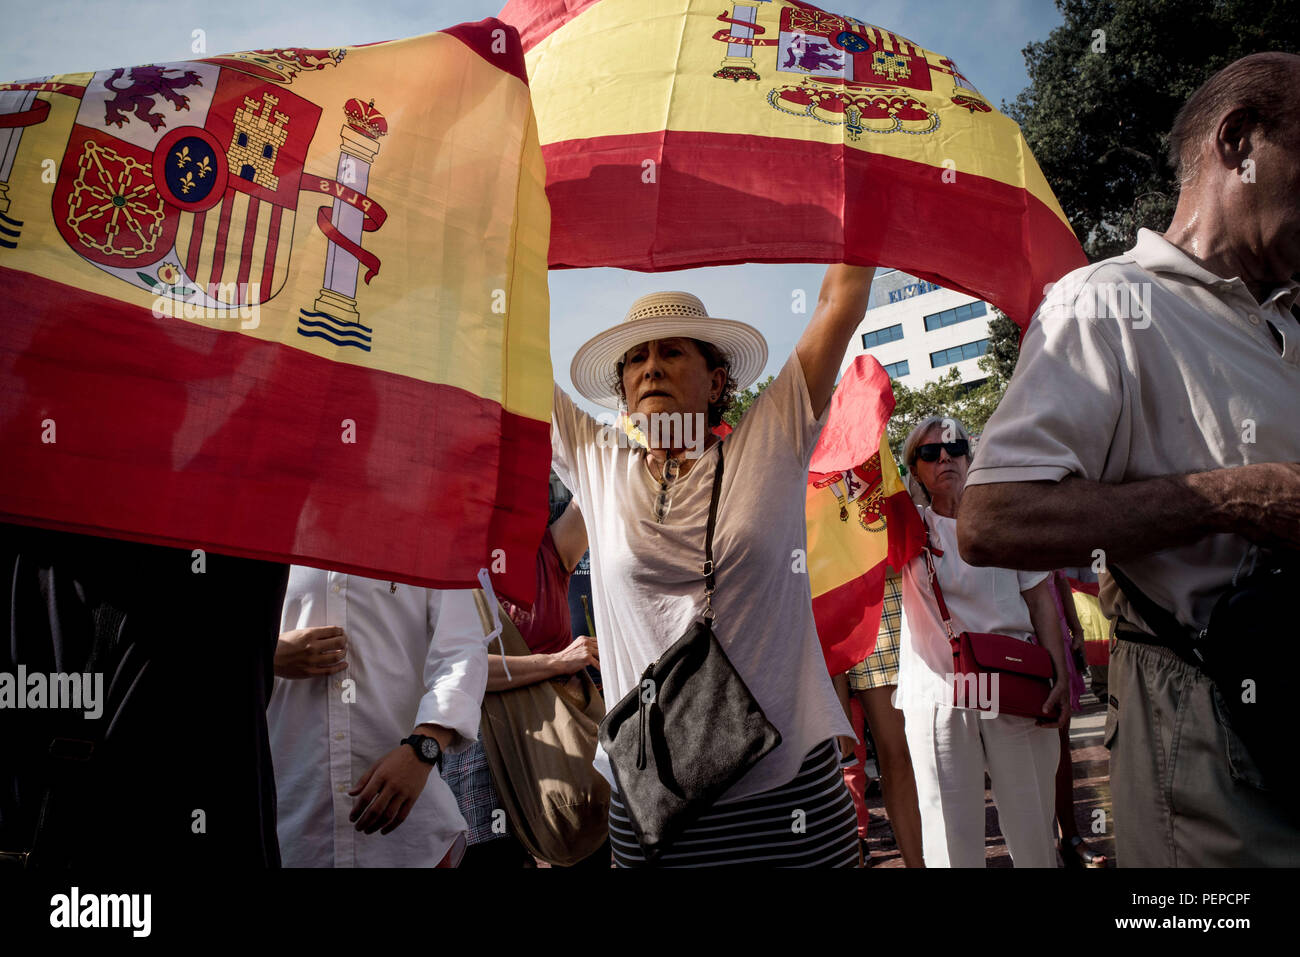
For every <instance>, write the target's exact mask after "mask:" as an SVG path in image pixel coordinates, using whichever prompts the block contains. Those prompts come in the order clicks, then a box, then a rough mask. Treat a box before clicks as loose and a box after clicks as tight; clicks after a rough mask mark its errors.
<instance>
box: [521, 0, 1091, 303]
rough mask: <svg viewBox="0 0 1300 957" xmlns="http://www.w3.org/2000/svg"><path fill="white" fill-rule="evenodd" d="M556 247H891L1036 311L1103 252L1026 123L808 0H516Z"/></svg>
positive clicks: (807, 255)
mask: <svg viewBox="0 0 1300 957" xmlns="http://www.w3.org/2000/svg"><path fill="white" fill-rule="evenodd" d="M500 16H501V18H502V19H503V20H506V21H507V22H510V23H513V24H515V25H516V26H518V27H519V30H520V34H521V36H522V37H523V41H524V48H525V50H526V51H527V61H528V75H529V78H530V82H531V85H532V89H533V102H534V107H535V109H536V111H537V123H538V130H539V133H540V135H541V143H542V152H543V154H544V155H545V157H546V169H547V193H548V195H549V196H550V200H551V210H552V215H553V217H554V221H553V228H552V236H551V255H550V262H551V265H552V266H553V267H558V266H623V267H627V268H630V269H641V270H661V269H679V268H683V267H687V266H702V265H716V264H724V263H738V262H849V263H856V264H861V265H873V264H887V265H890V266H896V267H898V268H900V269H903V270H905V271H906V272H909V273H912V274H913V275H916V276H920V277H922V278H924V279H928V280H932V281H934V282H937V283H940V284H942V285H944V286H947V287H949V288H951V289H957V290H961V291H963V292H967V293H970V294H971V295H973V296H976V297H977V298H979V299H984V300H987V301H989V302H992V303H993V304H994V305H996V306H998V307H999V308H1001V309H1002V310H1003V311H1004V312H1006V313H1007V315H1009V316H1010V317H1011V318H1012V319H1014V320H1015V321H1016V322H1017V323H1019V324H1020V325H1021V326H1022V327H1024V326H1025V325H1026V324H1027V323H1028V321H1029V318H1030V316H1031V315H1032V314H1033V311H1034V309H1035V308H1036V307H1037V306H1038V303H1039V301H1040V300H1041V299H1042V296H1043V286H1044V285H1045V284H1047V283H1049V282H1054V281H1055V280H1057V279H1059V278H1060V277H1061V276H1062V275H1063V274H1065V273H1066V272H1068V271H1069V270H1071V269H1074V268H1075V267H1077V266H1081V265H1083V264H1084V263H1085V261H1086V260H1085V258H1084V255H1083V250H1082V249H1081V248H1080V246H1079V243H1078V241H1077V240H1076V239H1075V237H1074V234H1073V232H1071V230H1070V227H1069V224H1068V223H1067V222H1066V220H1065V216H1064V214H1063V213H1062V212H1061V208H1060V206H1059V205H1058V203H1057V202H1056V198H1055V197H1054V196H1053V195H1052V191H1051V189H1050V188H1049V187H1048V185H1047V181H1046V180H1045V179H1044V178H1043V174H1042V173H1041V171H1040V170H1039V168H1038V164H1037V163H1036V162H1035V161H1034V157H1033V155H1032V154H1031V153H1030V151H1029V147H1028V146H1027V145H1026V144H1025V141H1024V138H1023V137H1022V136H1021V134H1020V129H1019V128H1018V127H1017V126H1016V124H1015V123H1014V122H1013V121H1012V120H1010V119H1009V118H1007V117H1006V116H1003V115H1002V114H1001V113H999V112H997V111H996V110H994V109H993V107H992V106H991V105H990V104H989V102H988V101H987V100H986V99H985V98H984V97H983V96H981V95H980V93H979V91H978V90H977V89H975V87H974V86H973V85H972V84H971V82H970V80H969V79H968V78H967V77H966V76H964V75H963V74H962V72H961V71H960V70H959V69H958V67H957V65H956V64H955V63H953V61H952V60H950V59H948V58H946V57H944V56H943V55H942V54H939V53H934V52H931V51H929V50H926V49H924V48H922V47H920V46H918V45H917V44H915V43H913V42H912V41H911V40H908V39H906V38H904V37H901V36H898V35H897V34H894V33H891V32H890V31H889V30H887V29H885V28H883V27H878V26H873V25H871V24H868V23H864V22H863V21H861V20H857V19H855V18H853V17H850V16H844V15H838V14H834V13H829V12H824V11H822V10H819V9H817V8H816V7H813V6H811V5H810V4H807V3H800V2H796V0H510V2H509V3H507V4H506V7H505V9H504V10H502V11H501V14H500Z"/></svg>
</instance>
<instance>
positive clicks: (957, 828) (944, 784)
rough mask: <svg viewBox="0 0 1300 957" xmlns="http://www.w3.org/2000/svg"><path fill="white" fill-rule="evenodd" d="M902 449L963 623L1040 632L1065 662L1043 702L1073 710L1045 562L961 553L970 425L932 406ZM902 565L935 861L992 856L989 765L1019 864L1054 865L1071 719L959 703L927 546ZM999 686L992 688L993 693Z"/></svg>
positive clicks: (915, 759)
mask: <svg viewBox="0 0 1300 957" xmlns="http://www.w3.org/2000/svg"><path fill="white" fill-rule="evenodd" d="M945 439H948V441H945ZM903 459H904V461H905V462H906V463H907V469H908V473H909V481H910V482H911V483H912V485H913V487H914V491H919V493H920V495H921V496H922V498H923V500H925V501H927V502H928V503H929V504H928V505H926V506H925V507H923V508H922V509H921V520H922V521H923V522H924V523H925V526H926V530H927V532H928V535H929V540H930V543H931V546H932V548H933V552H934V565H935V577H936V578H937V579H938V581H939V589H940V591H942V593H943V597H944V601H945V604H946V605H947V606H948V611H949V613H950V614H951V617H952V630H953V632H955V633H961V632H963V631H970V632H975V633H984V634H998V635H1008V636H1010V637H1012V638H1018V639H1021V640H1022V641H1028V640H1029V639H1030V637H1031V635H1034V634H1036V635H1037V636H1038V640H1039V642H1040V643H1041V644H1042V645H1043V647H1044V648H1046V649H1047V651H1048V652H1049V653H1050V654H1051V656H1052V662H1053V664H1054V666H1055V669H1056V680H1055V681H1054V683H1053V687H1052V691H1051V694H1050V696H1049V697H1048V699H1047V702H1046V703H1045V705H1044V708H1045V710H1046V711H1047V712H1052V711H1055V710H1056V708H1057V707H1061V708H1062V710H1067V709H1068V708H1069V680H1068V678H1067V672H1066V666H1065V647H1064V644H1063V640H1062V637H1061V626H1060V622H1059V619H1058V618H1057V615H1056V605H1055V603H1054V602H1053V600H1052V596H1051V592H1050V590H1049V589H1050V588H1051V587H1052V581H1051V577H1050V576H1049V575H1048V573H1046V572H1025V571H1014V570H1012V569H1009V568H976V567H974V566H973V565H969V564H967V563H966V562H964V561H963V560H962V558H961V556H960V555H959V554H958V553H957V512H958V507H959V504H960V502H961V497H962V492H963V490H964V489H965V486H966V472H967V469H969V467H970V436H969V435H968V434H967V433H966V429H965V428H964V427H963V426H962V424H961V423H960V422H957V421H956V420H955V419H951V418H948V419H945V418H941V417H939V416H931V417H930V418H928V419H925V420H924V421H922V422H921V423H920V424H919V425H917V427H916V428H915V429H913V430H912V432H911V434H910V435H908V437H907V441H906V442H905V443H904V445H903ZM902 572H903V576H902V577H903V627H902V634H901V640H900V642H899V664H898V702H899V704H900V705H901V708H902V711H903V715H904V730H905V734H906V736H907V747H908V750H909V751H910V752H911V755H912V767H913V770H914V772H915V775H916V792H917V798H918V800H919V802H920V806H921V846H922V854H923V855H924V857H925V866H926V867H983V866H985V856H984V820H985V810H984V772H985V771H986V770H987V771H988V774H989V780H990V782H991V783H992V787H993V799H994V801H995V802H996V803H997V807H998V824H999V827H1000V828H1001V829H1002V834H1003V836H1004V837H1005V838H1006V842H1007V850H1008V851H1009V852H1010V853H1011V859H1012V861H1014V863H1015V866H1016V867H1055V866H1056V840H1055V831H1054V829H1053V821H1054V820H1055V816H1056V806H1055V794H1056V767H1057V764H1058V763H1059V762H1060V757H1061V746H1060V740H1059V738H1058V735H1057V732H1056V730H1055V729H1056V728H1057V727H1059V725H1060V723H1061V720H1062V719H1061V718H1059V717H1058V718H1054V719H1049V718H1046V717H1045V718H1043V719H1040V720H1038V721H1035V719H1033V718H1024V717H1020V716H1017V715H1011V714H1005V713H999V714H996V715H994V714H993V713H992V712H981V711H980V710H978V708H976V707H957V706H956V705H955V703H954V684H953V653H952V645H951V643H950V641H949V638H948V634H947V629H945V627H944V623H943V616H942V615H941V614H940V611H939V604H938V600H937V598H936V597H935V593H934V590H933V589H932V588H931V586H930V576H929V567H928V565H927V563H926V560H925V555H924V553H922V554H921V555H918V556H917V557H916V558H914V559H912V561H910V562H909V563H908V564H907V565H906V566H904V568H903V570H902ZM976 693H979V694H983V692H982V691H981V692H976ZM995 696H996V689H993V690H992V693H991V694H990V695H989V698H990V701H991V700H992V698H993V697H995ZM979 703H981V702H973V703H972V704H979ZM994 703H995V702H994ZM995 704H996V703H995Z"/></svg>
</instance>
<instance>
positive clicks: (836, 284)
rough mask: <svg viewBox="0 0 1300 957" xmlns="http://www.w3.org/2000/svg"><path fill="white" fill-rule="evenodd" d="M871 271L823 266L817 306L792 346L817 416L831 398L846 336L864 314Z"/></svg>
mask: <svg viewBox="0 0 1300 957" xmlns="http://www.w3.org/2000/svg"><path fill="white" fill-rule="evenodd" d="M875 274H876V267H875V266H846V265H843V264H840V263H833V264H832V265H830V266H828V267H826V276H825V278H823V279H822V288H821V292H819V293H818V294H817V308H816V309H815V310H813V314H812V318H811V319H810V320H808V328H807V329H805V330H804V331H803V335H802V336H801V337H800V338H799V344H798V345H796V346H795V347H794V351H795V352H796V353H797V354H798V356H799V364H800V365H801V366H802V367H803V377H804V381H805V382H806V383H808V398H809V399H810V400H811V401H812V410H813V413H814V414H815V415H816V416H817V417H818V418H820V417H821V414H822V413H823V412H824V411H826V406H827V404H828V403H829V402H830V401H831V392H832V391H833V390H834V388H835V377H836V376H837V375H838V374H839V371H840V362H841V360H843V358H844V353H845V351H846V350H847V349H848V347H849V339H850V338H852V336H853V331H854V330H855V329H857V328H858V323H860V322H862V317H863V315H865V314H866V311H867V296H868V295H869V294H870V292H871V280H872V278H873V277H874V276H875Z"/></svg>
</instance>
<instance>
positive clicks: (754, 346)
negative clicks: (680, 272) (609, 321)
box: [569, 292, 767, 409]
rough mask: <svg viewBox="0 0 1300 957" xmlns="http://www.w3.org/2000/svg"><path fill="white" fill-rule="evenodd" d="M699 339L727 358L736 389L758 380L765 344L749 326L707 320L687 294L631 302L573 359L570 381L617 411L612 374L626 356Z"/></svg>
mask: <svg viewBox="0 0 1300 957" xmlns="http://www.w3.org/2000/svg"><path fill="white" fill-rule="evenodd" d="M679 337H682V338H687V339H700V340H702V341H704V342H708V343H710V344H712V345H713V346H715V347H717V349H718V350H719V351H720V352H722V354H723V355H724V356H726V358H727V361H728V362H729V363H730V364H731V377H732V378H733V379H735V380H736V388H737V390H741V389H747V388H749V387H750V386H751V385H753V384H754V383H755V382H757V381H758V377H759V375H760V374H761V373H762V371H763V367H764V366H766V365H767V340H765V339H764V338H763V334H762V333H761V332H759V331H758V330H757V329H755V328H754V327H753V326H751V325H748V324H747V323H744V322H739V321H737V320H735V319H719V318H717V317H716V316H710V315H709V313H708V310H706V309H705V308H704V303H702V302H701V301H700V300H699V298H698V297H697V296H692V295H691V294H690V293H689V292H652V293H650V295H648V296H642V297H641V298H640V299H638V300H637V301H636V302H634V303H632V308H631V309H629V310H628V311H627V315H626V316H624V317H623V321H622V322H620V323H619V324H618V325H616V326H614V327H613V328H611V329H606V330H605V331H604V332H601V333H599V334H597V335H595V336H593V337H592V338H591V339H588V340H587V342H586V343H584V344H583V346H582V348H580V349H579V350H578V353H577V355H575V356H574V357H573V364H572V365H571V366H570V367H569V376H570V378H571V379H572V380H573V387H574V388H575V389H576V390H577V391H578V394H579V395H581V396H582V397H583V398H585V399H588V400H590V401H592V402H595V403H596V404H598V405H602V406H605V407H606V408H609V409H617V408H618V402H619V399H618V392H617V391H615V389H614V387H613V379H614V370H615V368H616V366H617V365H618V361H619V360H620V359H622V358H623V356H624V355H625V354H626V353H627V351H628V350H629V349H631V348H633V347H634V346H639V345H640V344H641V343H643V342H651V341H653V340H655V339H675V338H679Z"/></svg>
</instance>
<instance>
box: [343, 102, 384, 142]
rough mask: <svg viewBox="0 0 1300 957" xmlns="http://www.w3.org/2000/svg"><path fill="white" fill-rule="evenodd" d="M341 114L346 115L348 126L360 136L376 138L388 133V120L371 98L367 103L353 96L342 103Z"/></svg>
mask: <svg viewBox="0 0 1300 957" xmlns="http://www.w3.org/2000/svg"><path fill="white" fill-rule="evenodd" d="M343 115H344V116H345V117H347V122H348V126H350V127H352V129H354V130H356V131H357V132H358V133H360V134H361V135H362V136H365V137H368V138H369V139H372V140H377V139H379V137H381V136H387V135H388V120H386V119H384V114H383V113H380V112H379V111H378V110H377V109H375V101H374V99H373V98H371V100H370V102H369V103H363V102H362V101H361V100H359V99H357V98H356V97H353V98H352V99H350V100H348V101H347V103H345V104H344V106H343Z"/></svg>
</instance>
